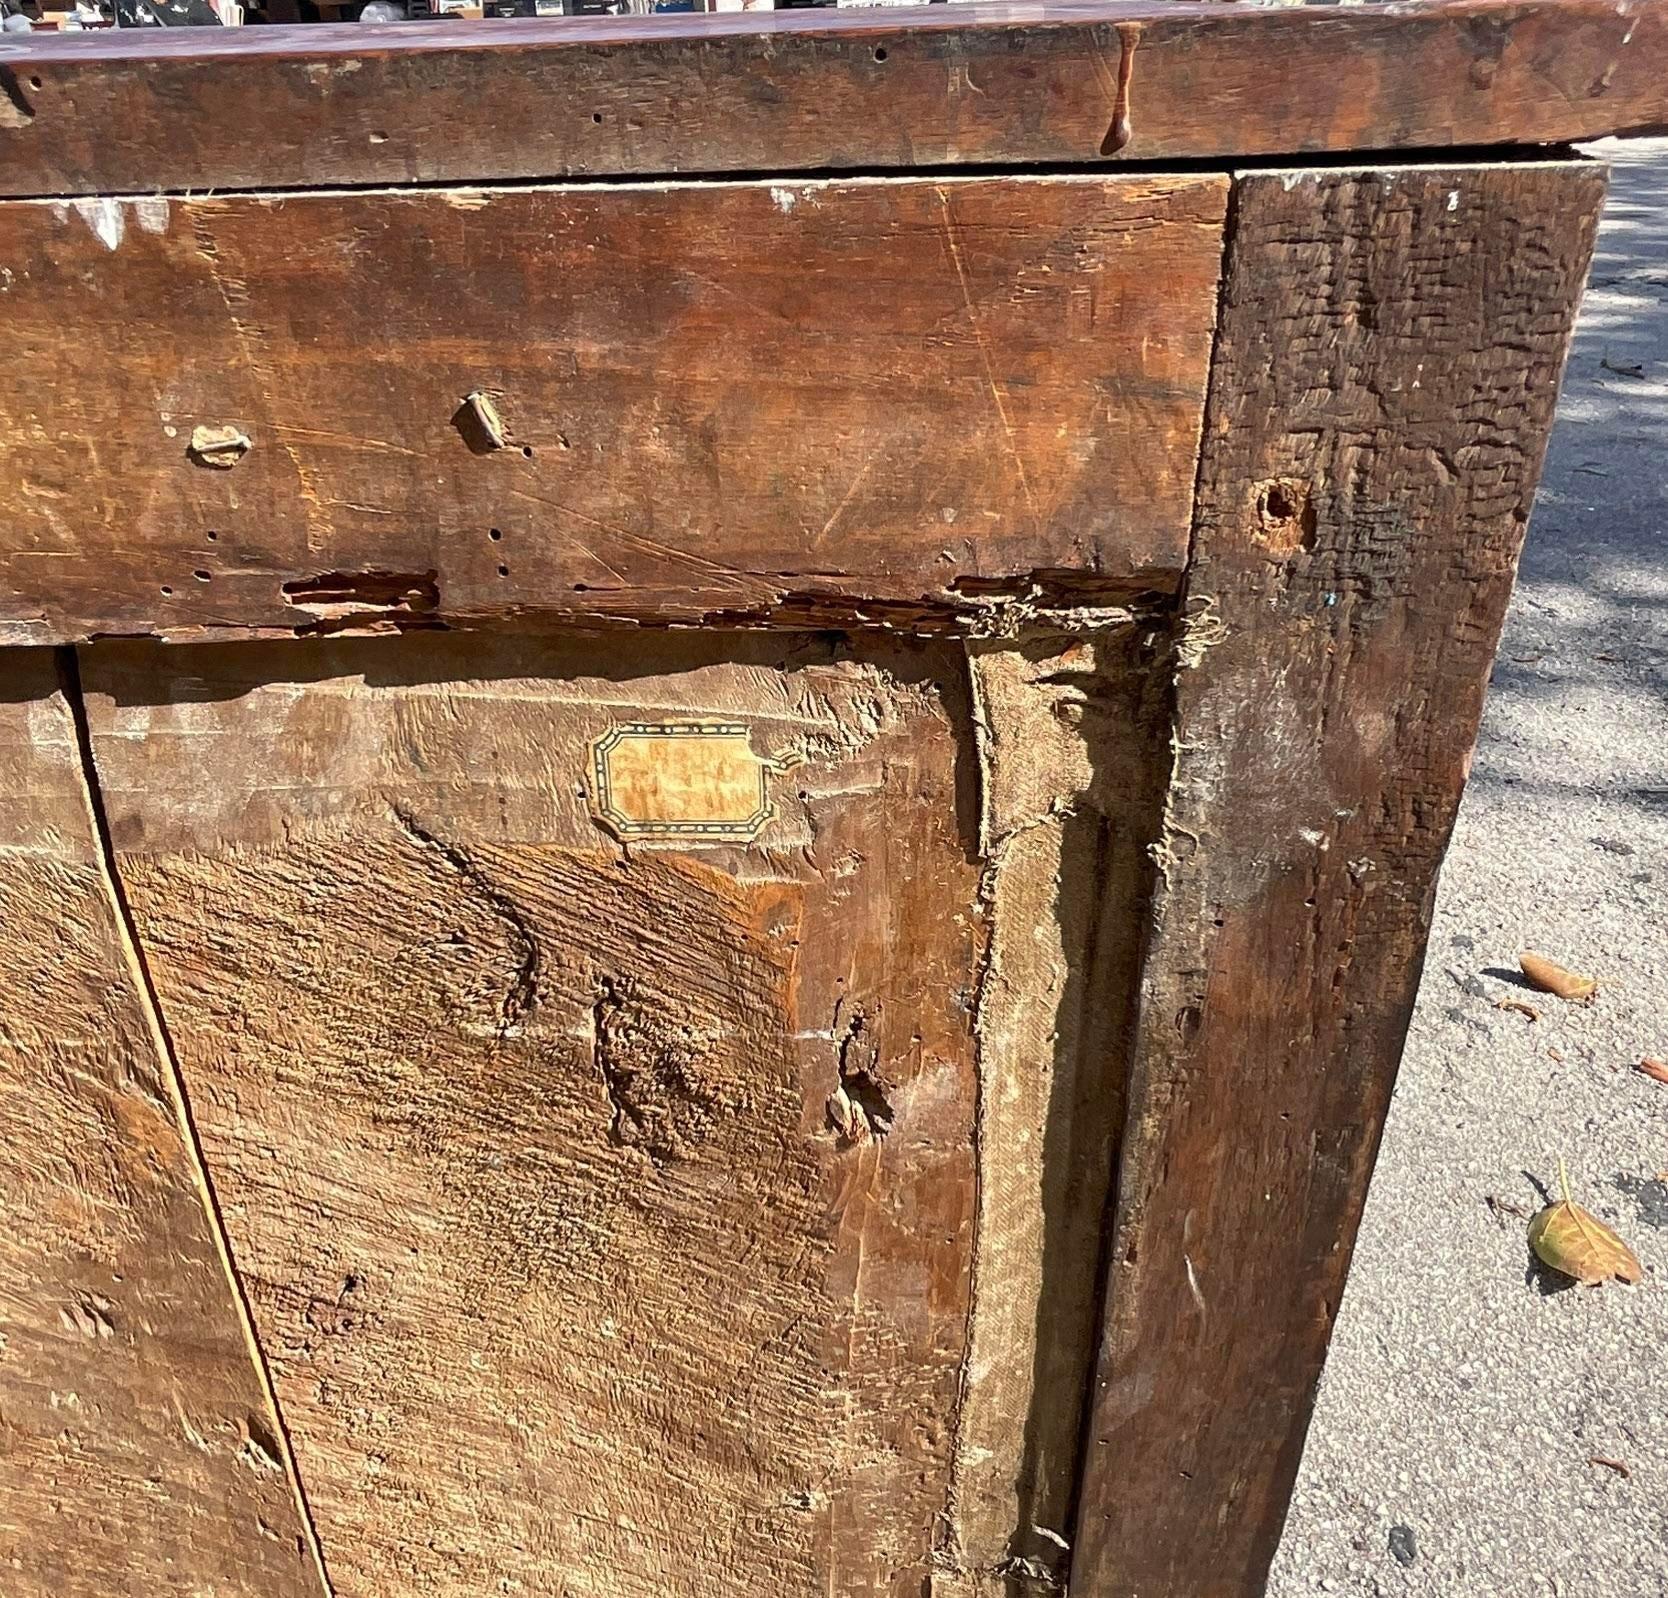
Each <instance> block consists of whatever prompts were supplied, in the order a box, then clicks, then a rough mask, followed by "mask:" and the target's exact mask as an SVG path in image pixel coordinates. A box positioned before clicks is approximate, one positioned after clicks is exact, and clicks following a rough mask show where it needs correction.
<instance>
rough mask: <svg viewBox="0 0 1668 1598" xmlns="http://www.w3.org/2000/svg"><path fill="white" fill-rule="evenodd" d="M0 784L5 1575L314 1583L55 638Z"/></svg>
mask: <svg viewBox="0 0 1668 1598" xmlns="http://www.w3.org/2000/svg"><path fill="white" fill-rule="evenodd" d="M0 793H3V795H4V803H3V804H0V855H3V857H4V870H3V871H0V926H3V927H4V928H5V958H4V960H0V1590H3V1591H4V1592H5V1593H6V1594H7V1598H155V1595H156V1594H160V1593H180V1594H184V1593H209V1592H213V1593H216V1594H221V1595H224V1598H234V1595H235V1598H317V1595H318V1594H319V1593H320V1592H321V1587H320V1583H319V1578H318V1575H317V1571H316V1567H315V1566H314V1564H313V1562H312V1558H311V1556H310V1554H309V1553H308V1551H307V1549H306V1547H305V1545H304V1543H303V1539H302V1531H301V1526H300V1522H299V1518H298V1511H297V1508H296V1503H295V1499H294V1495H293V1489H292V1485H291V1483H290V1481H289V1479H288V1478H287V1476H286V1474H285V1471H284V1467H283V1465H282V1463H281V1462H280V1461H281V1457H282V1446H281V1444H280V1442H279V1441H278V1440H277V1438H276V1436H275V1431H274V1421H273V1417H272V1414H271V1412H270V1410H269V1409H268V1407H267V1403H266V1399H265V1396H264V1393H263V1390H262V1387H261V1385H260V1382H259V1380H258V1379H257V1375H256V1370H255V1367H254V1365H253V1364H252V1362H251V1356H250V1351H249V1348H248V1345H247V1343H246V1340H245V1337H244V1333H243V1329H242V1326H241V1324H240V1321H239V1318H238V1311H237V1307H236V1304H235V1301H234V1298H233V1294H232V1286H231V1283H230V1281H229V1280H228V1278H227V1275H226V1272H225V1270H224V1268H223V1266H222V1264H221V1259H220V1256H219V1254H218V1252H217V1248H216V1242H215V1238H214V1234H213V1231H212V1229H211V1223H210V1220H209V1216H208V1214H207V1212H206V1210H205V1207H204V1204H203V1200H202V1198H201V1197H200V1195H199V1191H198V1185H197V1181H198V1179H197V1173H196V1170H195V1167H194V1163H193V1156H192V1153H191V1151H190V1149H189V1148H188V1147H187V1145H186V1143H185V1141H184V1139H183V1136H182V1133H181V1129H180V1123H179V1119H178V1116H177V1112H176V1102H175V1098H174V1088H173V1086H172V1084H171V1083H170V1080H169V1073H168V1066H167V1062H166V1059H165V1058H164V1057H163V1055H162V1054H161V1053H160V1052H159V1049H158V1046H157V1041H156V1039H155V1037H154V1036H153V1033H152V1031H151V1029H150V1026H149V1024H148V1021H147V1016H146V1010H145V1000H144V997H143V994H142V991H141V988H140V985H139V983H138V982H137V980H136V978H135V975H134V972H133V970H132V969H131V967H130V965H129V962H128V960H127V958H126V956H125V954H124V945H123V937H122V931H121V927H120V923H119V921H118V919H117V915H116V912H115V908H114V902H113V900H112V897H111V892H110V888H109V884H108V881H107V879H106V878H105V875H104V865H103V859H102V856H101V851H100V848H99V845H98V841H97V839H96V837H95V834H94V828H93V823H92V817H91V812H90V811H89V809H88V802H87V793H86V789H85V786H84V783H83V777H82V761H81V754H80V750H79V748H78V743H77V736H76V730H75V726H74V724H73V721H72V718H71V713H70V709H69V706H68V704H67V703H66V701H65V698H64V695H63V693H62V692H61V691H60V689H59V685H58V680H57V674H56V671H55V669H54V665H53V660H52V656H51V654H50V653H49V652H48V651H45V650H40V651H33V650H31V651H15V650H14V651H9V652H8V653H7V658H6V662H5V678H4V689H3V693H0Z"/></svg>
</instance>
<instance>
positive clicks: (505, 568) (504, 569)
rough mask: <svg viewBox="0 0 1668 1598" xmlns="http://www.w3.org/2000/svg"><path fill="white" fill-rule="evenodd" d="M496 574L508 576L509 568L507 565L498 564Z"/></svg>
mask: <svg viewBox="0 0 1668 1598" xmlns="http://www.w3.org/2000/svg"><path fill="white" fill-rule="evenodd" d="M498 575H499V576H500V577H508V576H509V575H510V568H509V567H508V566H500V567H499V568H498Z"/></svg>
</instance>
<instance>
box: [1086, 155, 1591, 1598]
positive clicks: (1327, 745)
mask: <svg viewBox="0 0 1668 1598" xmlns="http://www.w3.org/2000/svg"><path fill="white" fill-rule="evenodd" d="M1603 192H1604V176H1603V171H1602V169H1601V168H1598V167H1595V166H1591V165H1588V164H1585V163H1574V162H1545V163H1534V164H1509V165H1498V166H1466V167H1455V168H1452V169H1448V170H1444V169H1440V168H1438V169H1425V168H1418V169H1400V170H1389V171H1383V172H1368V173H1349V172H1338V171H1325V172H1293V173H1288V174H1280V173H1261V174H1254V175H1247V176H1243V177H1241V178H1239V179H1238V180H1237V184H1236V194H1235V200H1234V205H1233V208H1232V224H1231V225H1232V237H1231V243H1230V249H1229V262H1228V273H1227V280H1226V284H1225V290H1224V299H1223V306H1222V316H1221V324H1220V336H1219V342H1218V347H1217V351H1216V354H1215V358H1214V362H1213V367H1212V377H1211V392H1210V399H1209V402H1208V405H1207V411H1206V431H1205V441H1204V450H1203V458H1202V462H1201V472H1200V485H1199V499H1198V520H1197V531H1196V538H1195V550H1194V558H1193V564H1192V567H1191V571H1190V575H1189V580H1188V588H1187V600H1186V604H1185V607H1184V610H1183V613H1182V614H1183V620H1182V622H1181V625H1180V628H1179V631H1178V636H1177V664H1178V670H1177V674H1176V730H1175V749H1176V768H1175V775H1174V779H1173V784H1172V788H1171V791H1170V795H1169V799H1168V805H1167V812H1166V818H1165V827H1164V834H1163V837H1162V839H1161V841H1160V846H1159V859H1160V865H1161V869H1162V873H1163V882H1164V887H1163V891H1162V892H1161V894H1160V896H1159V899H1158V905H1157V925H1156V931H1155V934H1154V941H1153V945H1152V950H1151V953H1150V956H1149V959H1148V964H1147V970H1146V974H1145V978H1144V992H1143V999H1142V1013H1141V1023H1140V1030H1141V1036H1140V1043H1139V1049H1138V1054H1137V1062H1136V1070H1135V1076H1134V1079H1133V1083H1132V1094H1133V1101H1132V1106H1131V1114H1130V1122H1129V1130H1128V1133H1127V1135H1126V1139H1125V1144H1124V1151H1123V1160H1122V1169H1121V1174H1120V1186H1119V1194H1118V1205H1117V1217H1116V1226H1115V1234H1114V1240H1113V1258H1112V1264H1111V1267H1110V1275H1109V1279H1108V1288H1107V1293H1108V1302H1109V1310H1108V1319H1107V1324H1106V1329H1105V1333H1104V1344H1103V1348H1102V1356H1101V1357H1102V1363H1101V1372H1100V1379H1099V1390H1098V1394H1097V1398H1096V1406H1097V1408H1096V1414H1095V1418H1094V1423H1093V1427H1092V1433H1091V1439H1090V1444H1091V1446H1090V1451H1089V1458H1088V1462H1087V1474H1086V1481H1085V1487H1084V1497H1083V1505H1082V1511H1081V1515H1080V1519H1079V1524H1078V1538H1077V1556H1076V1561H1075V1565H1074V1570H1073V1578H1072V1586H1073V1590H1074V1592H1078V1593H1082V1594H1085V1595H1090V1598H1136V1595H1137V1594H1138V1595H1139V1598H1248V1595H1252V1594H1256V1593H1259V1592H1261V1591H1262V1588H1263V1580H1264V1575H1265V1572H1266V1569H1267V1564H1268V1561H1269V1558H1270V1557H1271V1555H1272V1553H1273V1550H1274V1547H1275V1544H1276V1541H1277V1540H1278V1537H1279V1532H1280V1527H1281V1524H1282V1521H1283V1519H1284V1516H1285V1508H1286V1502H1287V1498H1288V1495H1289V1492H1290V1488H1291V1483H1292V1479H1293V1476H1294V1474H1295V1472H1296V1468H1297V1462H1298V1458H1299V1455H1300V1453H1301V1449H1302V1443H1303V1436H1304V1431H1305V1428H1306V1426H1307V1424H1308V1417H1309V1411H1310V1407H1311V1404H1312V1401H1313V1393H1314V1385H1315V1381H1316V1379H1317V1377H1318V1375H1319V1372H1320V1367H1321V1362H1322V1359H1323V1357H1324V1353H1325V1348H1326V1343H1327V1339H1328V1336H1329V1334H1330V1330H1331V1326H1332V1321H1333V1317H1334V1315H1335V1313H1336V1310H1337V1306H1338V1299H1339V1294H1340V1292H1341V1290H1342V1287H1343V1281H1344V1275H1345V1272H1346V1270H1347V1268H1348V1263H1349V1257H1350V1250H1351V1246H1352V1243H1353V1240H1354V1235H1355V1227H1356V1223H1357V1219H1358V1217H1359V1214H1360V1207H1361V1202H1362V1199H1363V1197H1364V1194H1365V1189H1366V1184H1367V1179H1368V1175H1369V1173H1370V1171H1371V1168H1372V1163H1373V1157H1374V1153H1375V1151H1376V1148H1377V1143H1378V1135H1379V1129H1380V1126H1381V1124H1382V1122H1383V1118H1384V1114H1385V1110H1386V1108H1387V1104H1388V1100H1389V1094H1390V1089H1391V1086H1392V1083H1393V1081H1394V1078H1395V1073H1396V1065H1397V1061H1398V1058H1399V1055H1400V1051H1401V1046H1402V1039H1403V1036H1404V1033H1405V1031H1406V1026H1407V1020H1408V1015H1409V1011H1410V1009H1411V1006H1412V1001H1413V995H1414V991H1415V988H1416V986H1417V982H1418V977H1419V969H1420V965H1421V961H1422V959H1423V954H1424V942H1425V936H1426V931H1427V928H1428V925H1429V916H1430V907H1431V899H1432V894H1433V892H1434V885H1435V879H1436V870H1437V866H1438V863H1439V862H1440V859H1441V856H1442V852H1443V850H1444V848H1445V847H1446V844H1447V840H1448V835H1449V831H1450V829H1451V826H1452V823H1453V817H1454V811H1455V807H1456V805H1457V803H1458V800H1459V795H1460V790H1461V786H1462V784H1463V781H1464V776H1465V771H1466V767H1467V763H1468V761H1469V758H1470V751H1471V746H1472V741H1473V739H1474V737H1475V735H1476V728H1477V721H1478V717H1479V713H1480V709H1481V704H1482V697H1483V691H1484V687H1485V685H1486V682H1487V679H1488V672H1489V665H1490V661H1491V659H1492V656H1493V651H1494V646H1495V642H1496V640H1497V638H1498V634H1499V628H1500V624H1501V620H1502V617H1503V614H1504V610H1505V606H1506V601H1507V597H1508V594H1509V592H1510V588H1511V582H1512V574H1513V570H1514V567H1515V564H1516V560H1517V554H1518V550H1519V547H1520V544H1521V541H1522V537H1523V530H1524V526H1525V524H1526V522H1527V520H1528V516H1529V509H1530V503H1531V500H1532V497H1533V493H1534V487H1535V481H1536V477H1537V475H1538V472H1539V467H1540V460H1541V455H1542V451H1543V448H1544V445H1545V440H1546V435H1547V432H1548V429H1549V426H1550V423H1551V418H1552V411H1553V404H1554V400H1555V397H1556V393H1557V386H1558V376H1559V371H1560V367H1561V363H1562V360H1563V356H1564V351H1565V348H1566V345H1567V341H1568V336H1569V331H1570V327H1571V324H1572V322H1573V320H1574V315H1575V310H1576V305H1577V301H1578V299H1579V295H1580V290H1581V285H1582V282H1583V278H1584V275H1585V272H1586V267H1587V260H1588V256H1589V253H1590V251H1591V247H1592V240H1593V233H1594V227H1595V225H1596V220H1597V215H1598V211H1599V208H1600V205H1601V203H1602V199H1603Z"/></svg>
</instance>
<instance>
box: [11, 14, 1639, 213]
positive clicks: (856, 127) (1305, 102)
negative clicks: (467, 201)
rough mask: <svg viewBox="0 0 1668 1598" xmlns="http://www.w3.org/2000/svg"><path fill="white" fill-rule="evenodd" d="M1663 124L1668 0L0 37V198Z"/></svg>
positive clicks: (1119, 151)
mask: <svg viewBox="0 0 1668 1598" xmlns="http://www.w3.org/2000/svg"><path fill="white" fill-rule="evenodd" d="M1665 128H1668V0H1530V3H1517V0H1511V3H1505V0H1435V3H1430V4H1418V5H1411V6H1409V5H1382V6H1377V5H1368V6H1359V7H1355V6H1352V7H1348V8H1339V9H1331V8H1327V9H1312V8H1295V9H1288V8H1264V7H1257V6H1249V5H1248V6H1219V5H1208V4H1190V3H1178V4H1169V3H1164V0H1142V3H1139V4H1123V3H1104V0H1095V3H1085V0H1064V3H1062V0H1045V3H1041V4H1021V5H996V4H988V5H987V4H975V5H953V6H922V7H920V8H918V9H913V8H912V9H905V10H893V9H887V10H854V11H794V12H772V13H763V14H757V13H754V14H721V15H706V16H693V15H690V16H661V17H605V18H586V19H573V20H561V21H555V20H552V21H535V20H528V21H520V22H511V21H502V22H493V23H489V24H485V25H480V26H470V25H467V24H462V23H433V24H409V25H395V26H381V27H361V26H358V25H342V26H331V27H309V28H288V27H268V28H249V29H236V30H229V31H227V30H218V29H209V28H189V29H160V30H156V31H154V32H153V31H146V32H143V33H137V34H136V33H102V34H81V35H54V36H47V35H38V36H36V37H34V38H30V39H16V38H13V37H8V38H6V39H5V40H3V41H0V194H3V195H10V196H27V195H40V196H52V195H84V194H121V193H155V192H172V191H182V190H201V189H205V188H216V189H225V188H293V187H307V186H318V185H336V184H355V185H359V184H384V183H413V182H419V183H445V182H469V181H475V180H483V179H490V180H505V179H523V178H555V177H573V176H624V175H647V174H663V173H719V172H731V173H734V172H765V171H771V172H775V171H781V172H789V171H798V172H803V171H819V170H831V171H849V170H866V169H872V170H898V169H920V168H930V167H953V166H963V165H984V164H1000V163H1014V162H1049V163H1056V162H1059V163H1073V164H1078V163H1089V162H1101V161H1105V160H1113V161H1119V162H1127V161H1149V162H1150V161H1174V160H1183V159H1205V160H1227V159H1236V160H1242V159H1246V158H1259V157H1273V156H1286V155H1315V154H1325V153H1343V152H1350V151H1360V150H1374V151H1390V150H1411V149H1429V148H1453V147H1456V146H1466V145H1498V144H1519V145H1521V144H1549V143H1562V142H1566V141H1570V140H1575V139H1585V138H1593V137H1598V136H1600V135H1604V134H1610V133H1618V132H1645V131H1654V130H1660V129H1665Z"/></svg>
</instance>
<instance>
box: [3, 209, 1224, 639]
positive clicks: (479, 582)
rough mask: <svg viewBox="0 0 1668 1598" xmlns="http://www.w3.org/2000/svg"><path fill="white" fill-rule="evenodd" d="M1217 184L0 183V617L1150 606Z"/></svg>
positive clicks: (1170, 581) (158, 624)
mask: <svg viewBox="0 0 1668 1598" xmlns="http://www.w3.org/2000/svg"><path fill="white" fill-rule="evenodd" d="M1226 187H1227V186H1226V181H1225V180H1224V179H1222V178H1220V177H1210V176H1206V177H1188V178H1146V177H1110V178H1109V177H1098V176H1097V177H1076V178H1019V177H1015V178H1008V179H1000V180H998V179H982V178H981V179H944V180H941V181H937V182H926V181H907V180H884V181H875V180H871V181H866V182H862V181H854V182H820V183H791V184H763V183H759V184H725V185H711V184H683V185H664V186H654V187H611V188H602V187H591V188H566V189H498V190H483V191H478V192H463V191H446V192H443V193H441V192H424V191H400V192H373V193H360V192H353V193H345V194H324V195H309V196H297V197H289V198H283V197H254V198H251V197H245V198H240V199H194V200H175V201H168V200H161V199H150V200H142V201H137V202H128V201H121V200H105V199H100V200H95V201H86V202H76V203H69V202H13V203H7V204H3V205H0V262H3V263H4V264H5V270H6V272H7V273H8V275H9V276H8V282H9V284H10V293H9V297H8V298H7V300H6V312H7V314H6V317H5V319H4V321H3V322H0V348H3V349H4V350H5V351H6V354H7V358H8V359H7V371H8V380H7V382H6V383H5V384H4V385H3V386H0V436H3V437H5V439H6V471H5V473H4V475H3V476H0V515H3V516H4V517H5V519H6V522H7V526H8V537H7V540H6V547H5V550H4V551H3V552H0V596H3V597H0V606H3V610H0V618H3V619H0V638H3V639H6V640H9V641H16V642H28V641H39V640H51V639H62V638H84V637H87V636H89V635H91V634H95V633H156V634H163V635H167V636H174V637H178V636H190V635H192V634H198V633H202V632H205V631H207V632H214V631H230V630H238V629H262V628H264V629H273V630H286V631H288V630H293V629H302V630H333V629H338V628H342V627H346V626H353V625H363V624H367V623H371V624H377V623H387V624H390V625H400V626H411V625H417V626H424V625H430V626H432V625H435V624H437V623H441V622H446V623H457V622H467V621H480V620H487V619H499V620H502V619H505V618H519V619H521V620H523V621H526V620H530V619H532V618H535V617H537V616H541V615H542V616H543V617H545V618H547V619H548V618H550V617H556V618H562V617H567V618H570V619H571V618H574V617H586V616H589V617H604V618H612V617H624V618H631V619H649V620H657V621H668V620H670V621H683V622H700V621H709V622H710V621H713V620H715V619H724V618H728V619H748V620H761V619H762V620H771V619H775V620H778V621H781V620H786V621H787V622H788V624H790V625H794V624H797V625H801V626H803V625H806V624H807V623H808V622H811V623H814V624H820V625H829V624H834V625H838V624H840V623H842V622H847V623H849V622H853V621H858V620H863V619H876V618H884V617H886V616H887V615H889V614H893V613H895V614H896V615H897V616H898V617H899V618H900V619H901V620H903V621H905V622H918V621H920V620H921V619H922V618H923V616H928V617H930V616H932V615H934V614H937V615H939V616H956V615H960V616H962V617H963V618H967V617H972V618H974V619H975V620H976V619H977V618H978V617H979V616H980V615H982V614H983V613H984V612H986V611H987V610H988V609H989V608H990V605H991V604H992V602H993V601H994V600H995V599H996V598H998V597H1000V596H1003V595H1006V596H1008V597H1010V598H1012V597H1026V596H1028V595H1029V594H1030V591H1031V588H1032V580H1033V577H1034V576H1035V575H1036V574H1038V573H1041V574H1043V576H1044V577H1045V578H1047V577H1048V576H1049V575H1050V574H1053V573H1060V574H1065V577H1066V580H1067V582H1068V586H1069V584H1071V583H1075V584H1076V588H1075V589H1073V590H1071V592H1073V593H1076V592H1091V593H1095V594H1098V595H1099V596H1100V597H1102V598H1105V597H1107V596H1109V595H1115V594H1129V593H1132V592H1140V591H1143V590H1146V589H1165V588H1173V587H1174V586H1175V584H1176V583H1177V581H1178V580H1179V572H1180V569H1181V566H1182V563H1183V561H1184V559H1185V556H1186V546H1187V532H1188V524H1189V519H1190V515H1191V505H1192V490H1193V477H1194V463H1195V456H1196V451H1197V443H1198V429H1199V423H1200V418H1201V416H1202V412H1203V404H1204V382H1205V370H1206V365H1207V362H1208V346H1209V336H1210V328H1211V325H1212V322H1213V320H1214V315H1215V299H1216V277H1217V274H1218V271H1219V267H1220V261H1221V230H1222V215H1223V209H1224V204H1225V195H1226ZM118 330H119V331H118ZM117 338H119V342H120V357H119V359H112V348H111V344H112V340H113V339H117ZM471 395H474V396H477V398H476V399H475V400H474V401H473V403H470V402H469V397H470V396H471ZM483 418H485V420H483ZM227 428H230V429H232V430H233V434H232V435H228V436H233V437H234V443H235V439H236V438H238V437H241V438H247V439H248V441H249V447H248V448H247V449H246V450H245V449H242V448H241V446H238V447H233V448H224V447H218V446H216V445H215V444H214V442H213V441H214V439H215V438H216V437H218V436H219V434H218V433H217V432H214V431H212V430H221V431H224V430H225V429H227ZM194 438H195V439H196V444H195V446H194V445H193V439H194ZM500 446H501V447H500Z"/></svg>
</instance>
